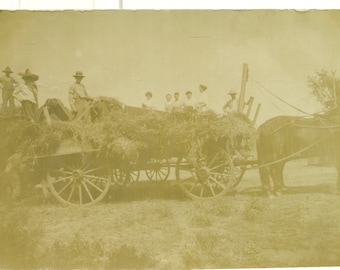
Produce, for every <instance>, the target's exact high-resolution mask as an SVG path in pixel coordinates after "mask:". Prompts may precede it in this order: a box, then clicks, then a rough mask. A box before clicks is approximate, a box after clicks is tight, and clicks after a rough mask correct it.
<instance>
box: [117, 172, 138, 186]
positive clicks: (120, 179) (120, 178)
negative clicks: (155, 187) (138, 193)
mask: <svg viewBox="0 0 340 270" xmlns="http://www.w3.org/2000/svg"><path fill="white" fill-rule="evenodd" d="M114 175H115V183H116V184H117V185H119V186H126V185H129V184H131V183H136V182H137V181H138V180H139V176H140V172H139V170H133V171H130V173H129V177H126V172H124V171H122V170H121V169H114Z"/></svg>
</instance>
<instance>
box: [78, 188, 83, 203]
mask: <svg viewBox="0 0 340 270" xmlns="http://www.w3.org/2000/svg"><path fill="white" fill-rule="evenodd" d="M78 189H79V203H80V204H83V193H82V191H81V185H79V186H78Z"/></svg>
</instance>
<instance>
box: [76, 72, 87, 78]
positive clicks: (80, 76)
mask: <svg viewBox="0 0 340 270" xmlns="http://www.w3.org/2000/svg"><path fill="white" fill-rule="evenodd" d="M73 77H75V78H77V77H78V78H84V77H85V76H84V75H83V72H81V71H76V74H74V75H73Z"/></svg>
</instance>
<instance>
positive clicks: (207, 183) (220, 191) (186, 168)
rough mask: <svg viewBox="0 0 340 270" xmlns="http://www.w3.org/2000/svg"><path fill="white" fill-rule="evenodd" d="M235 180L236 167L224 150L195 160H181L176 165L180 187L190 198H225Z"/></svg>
mask: <svg viewBox="0 0 340 270" xmlns="http://www.w3.org/2000/svg"><path fill="white" fill-rule="evenodd" d="M235 179H236V177H235V167H234V165H233V162H232V160H231V158H230V156H229V155H228V154H227V153H226V152H225V151H224V150H223V149H219V150H218V151H216V152H215V153H213V154H209V155H202V156H201V157H200V158H197V159H194V160H188V159H186V158H179V159H178V161H177V164H176V180H177V183H178V186H179V187H180V189H181V190H182V191H183V192H184V193H185V194H186V195H187V196H189V197H190V198H194V199H196V198H199V199H209V198H213V197H219V196H223V195H225V194H226V193H227V192H228V191H231V190H232V187H233V186H234V183H235Z"/></svg>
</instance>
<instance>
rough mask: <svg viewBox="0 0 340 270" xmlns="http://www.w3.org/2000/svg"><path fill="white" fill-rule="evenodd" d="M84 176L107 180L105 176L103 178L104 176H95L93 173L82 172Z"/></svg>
mask: <svg viewBox="0 0 340 270" xmlns="http://www.w3.org/2000/svg"><path fill="white" fill-rule="evenodd" d="M84 177H87V178H92V179H98V180H102V181H107V178H105V177H100V176H95V175H92V174H84Z"/></svg>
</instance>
